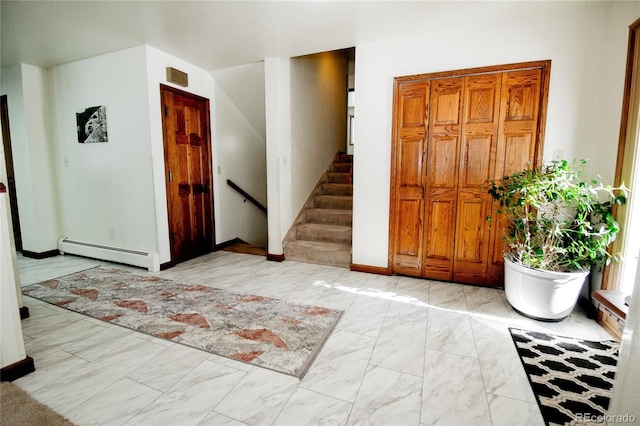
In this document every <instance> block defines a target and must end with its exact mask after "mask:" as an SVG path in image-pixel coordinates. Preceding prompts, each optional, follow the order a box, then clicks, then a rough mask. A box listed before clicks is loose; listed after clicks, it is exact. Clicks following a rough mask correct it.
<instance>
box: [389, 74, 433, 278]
mask: <svg viewBox="0 0 640 426" xmlns="http://www.w3.org/2000/svg"><path fill="white" fill-rule="evenodd" d="M428 94H429V82H428V81H427V82H424V81H422V82H417V83H416V82H405V83H402V84H400V85H399V86H398V87H396V102H395V103H394V108H395V110H396V113H395V114H394V120H395V125H394V132H396V134H395V137H394V140H396V141H397V142H396V149H395V150H394V152H393V159H392V163H391V169H392V170H391V173H392V174H393V175H394V176H395V178H394V179H393V181H394V182H395V185H394V190H393V191H392V201H391V212H390V214H391V216H392V217H394V218H395V219H393V221H394V223H396V226H395V227H393V228H390V231H391V233H390V236H389V239H390V240H392V241H393V246H394V247H395V251H394V253H393V262H394V266H395V270H396V271H397V272H398V273H400V274H404V275H410V276H420V275H421V269H422V243H421V241H422V235H423V229H424V226H423V215H424V173H423V170H424V165H423V162H424V157H425V149H426V143H425V142H426V129H427V124H426V117H427V105H428Z"/></svg>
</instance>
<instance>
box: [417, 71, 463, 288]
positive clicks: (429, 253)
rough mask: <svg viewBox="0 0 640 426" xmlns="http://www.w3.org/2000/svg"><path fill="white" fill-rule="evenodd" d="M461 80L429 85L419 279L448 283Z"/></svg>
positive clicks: (453, 236)
mask: <svg viewBox="0 0 640 426" xmlns="http://www.w3.org/2000/svg"><path fill="white" fill-rule="evenodd" d="M463 98H464V78H445V79H441V80H433V81H432V82H431V96H430V101H429V106H430V114H429V121H428V123H429V131H428V143H427V160H426V170H423V171H422V173H424V174H425V175H426V181H427V185H426V196H425V199H426V201H425V204H426V205H425V208H426V212H425V230H424V261H423V266H422V276H424V277H429V278H433V279H436V280H445V281H450V280H451V275H452V272H453V251H454V243H455V229H456V228H455V226H456V208H457V204H458V203H457V200H458V197H457V192H458V191H457V186H458V154H459V150H460V128H461V126H460V123H461V118H462V100H463Z"/></svg>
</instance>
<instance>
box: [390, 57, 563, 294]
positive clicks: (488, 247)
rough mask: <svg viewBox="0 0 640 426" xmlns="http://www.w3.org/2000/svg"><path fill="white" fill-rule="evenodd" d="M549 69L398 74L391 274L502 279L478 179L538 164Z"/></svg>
mask: <svg viewBox="0 0 640 426" xmlns="http://www.w3.org/2000/svg"><path fill="white" fill-rule="evenodd" d="M549 68H550V61H541V62H535V63H524V64H515V65H504V66H497V67H488V68H481V69H472V70H461V71H453V72H448V73H438V74H429V75H423V76H410V77H404V78H399V79H396V82H395V97H394V99H395V100H394V128H393V147H392V174H391V179H392V184H391V189H392V190H391V206H390V238H389V244H390V247H389V269H390V270H391V271H392V272H395V273H400V274H406V275H412V276H420V277H425V278H430V279H436V280H442V281H455V282H461V283H470V284H478V285H489V286H500V285H502V270H503V260H502V239H501V237H502V227H501V225H500V221H499V218H498V217H497V211H496V210H497V209H496V206H494V205H493V202H492V199H491V197H490V195H489V194H488V193H487V192H486V191H485V190H483V189H482V184H483V183H484V182H485V181H486V180H487V179H491V178H500V177H502V176H504V175H505V174H509V173H513V172H514V171H517V170H520V169H522V168H523V167H525V166H526V165H527V164H528V163H529V164H539V162H540V160H541V158H542V141H543V131H542V129H543V128H544V126H543V125H542V123H543V120H544V112H545V108H546V97H547V84H548V76H549ZM488 217H490V218H491V219H492V224H491V225H490V224H489V222H488V221H487V218H488Z"/></svg>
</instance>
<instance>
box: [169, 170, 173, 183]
mask: <svg viewBox="0 0 640 426" xmlns="http://www.w3.org/2000/svg"><path fill="white" fill-rule="evenodd" d="M169 182H173V173H171V170H169Z"/></svg>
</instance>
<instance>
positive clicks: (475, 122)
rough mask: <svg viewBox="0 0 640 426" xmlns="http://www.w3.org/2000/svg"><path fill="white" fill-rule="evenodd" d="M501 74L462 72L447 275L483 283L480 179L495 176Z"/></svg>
mask: <svg viewBox="0 0 640 426" xmlns="http://www.w3.org/2000/svg"><path fill="white" fill-rule="evenodd" d="M501 80H502V74H500V73H489V74H480V75H474V76H468V77H465V91H464V114H463V122H462V130H461V135H462V143H461V147H460V155H459V161H458V168H459V169H458V170H459V171H458V174H459V176H460V178H459V179H458V185H457V190H458V192H457V199H458V208H457V211H456V213H457V214H456V220H455V223H456V226H455V247H454V250H453V252H454V266H455V267H454V270H453V274H452V279H453V281H455V282H460V283H485V282H486V278H487V259H488V256H489V246H490V229H489V223H488V222H487V220H486V218H487V216H490V215H491V206H492V198H491V196H490V195H489V194H488V193H487V191H485V190H482V188H481V187H482V184H483V183H484V182H485V181H486V180H487V179H489V178H492V177H493V176H494V170H495V157H496V146H497V139H498V137H497V136H498V123H499V119H500V116H499V108H500V83H501Z"/></svg>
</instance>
